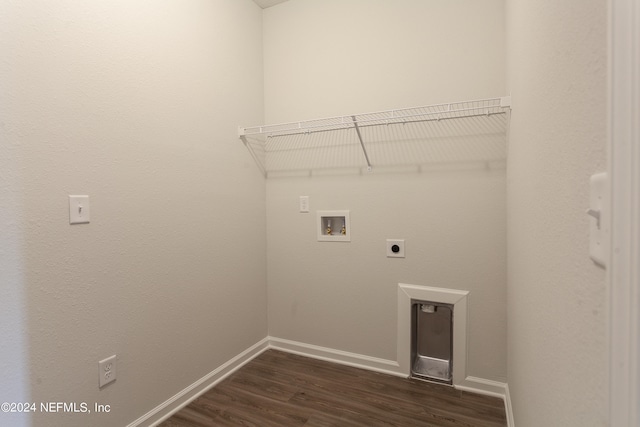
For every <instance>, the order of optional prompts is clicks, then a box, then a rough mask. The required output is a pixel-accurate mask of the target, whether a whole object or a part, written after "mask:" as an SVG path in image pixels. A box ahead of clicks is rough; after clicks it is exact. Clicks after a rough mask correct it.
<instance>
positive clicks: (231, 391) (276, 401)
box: [160, 350, 507, 427]
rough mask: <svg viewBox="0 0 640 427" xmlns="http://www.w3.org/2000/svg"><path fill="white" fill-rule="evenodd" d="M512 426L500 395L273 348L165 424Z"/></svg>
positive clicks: (169, 426) (186, 426)
mask: <svg viewBox="0 0 640 427" xmlns="http://www.w3.org/2000/svg"><path fill="white" fill-rule="evenodd" d="M506 425H507V422H506V416H505V411H504V404H503V401H502V400H501V399H498V398H494V397H488V396H482V395H479V394H474V393H468V392H463V391H458V390H455V389H454V388H452V387H448V386H443V385H439V384H432V383H428V382H425V381H419V380H413V379H406V378H400V377H395V376H391V375H385V374H380V373H377V372H372V371H367V370H363V369H358V368H352V367H348V366H343V365H339V364H335V363H329V362H324V361H320V360H316V359H310V358H307V357H302V356H297V355H294V354H289V353H284V352H280V351H275V350H267V351H265V352H264V353H262V354H261V355H259V356H258V357H256V358H255V359H253V360H252V361H251V362H249V363H247V364H246V365H245V366H243V367H242V368H241V369H239V370H238V371H236V372H235V373H234V374H232V375H231V376H229V378H227V379H226V380H224V381H223V382H221V383H220V384H218V385H217V386H216V387H214V388H213V389H211V390H209V391H208V392H207V393H205V394H203V395H202V396H200V397H199V398H197V399H196V400H194V401H193V402H192V403H191V404H189V405H188V406H187V407H185V408H184V409H182V410H181V411H180V412H178V413H177V414H175V415H174V416H173V417H171V418H170V419H168V420H167V421H165V422H163V423H162V424H160V427H178V426H179V427H202V426H261V427H262V426H307V427H326V426H362V427H372V426H429V427H435V426H439V427H463V426H464V427H495V426H506Z"/></svg>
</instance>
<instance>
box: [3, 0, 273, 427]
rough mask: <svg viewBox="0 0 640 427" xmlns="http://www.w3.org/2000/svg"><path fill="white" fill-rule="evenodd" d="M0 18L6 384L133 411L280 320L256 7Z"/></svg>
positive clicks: (175, 3)
mask: <svg viewBox="0 0 640 427" xmlns="http://www.w3.org/2000/svg"><path fill="white" fill-rule="evenodd" d="M0 20H1V22H0V28H1V30H0V32H1V33H2V37H0V52H1V53H2V55H1V56H2V58H3V59H2V61H0V82H1V83H0V84H1V86H0V90H1V92H0V93H1V96H2V102H1V103H0V117H2V122H1V126H0V141H1V143H0V178H1V182H0V200H1V202H0V233H1V236H2V238H1V241H2V245H1V249H0V255H1V257H0V272H1V273H0V279H1V283H0V288H1V289H2V298H0V313H1V314H0V318H1V320H2V322H1V324H0V325H1V326H0V328H1V329H0V331H2V333H3V339H2V344H3V347H5V349H6V348H8V349H9V350H8V351H5V350H3V351H2V352H0V353H1V356H0V372H2V381H1V382H0V401H2V402H4V401H17V400H28V401H36V402H39V401H43V402H48V401H54V402H56V401H65V402H82V401H84V402H89V403H91V404H93V402H98V403H103V404H109V405H111V408H112V410H111V413H110V414H108V415H96V414H91V415H77V414H76V415H74V414H67V415H65V414H48V415H47V414H38V415H36V416H35V417H34V419H33V420H32V422H33V424H32V425H64V426H86V425H92V426H115V425H120V426H121V425H126V424H127V423H129V422H131V421H133V420H134V419H136V418H138V417H139V416H141V415H142V414H144V413H145V412H147V411H148V410H150V409H152V408H153V407H155V406H156V405H158V404H159V403H161V402H163V401H164V400H166V399H167V398H169V397H170V396H172V395H174V394H175V393H177V392H178V391H180V390H181V389H182V388H184V387H185V386H187V385H189V384H191V383H193V382H194V381H195V380H196V379H199V378H201V377H202V376H203V375H205V374H207V373H209V372H210V371H212V370H213V369H215V368H217V367H218V366H220V365H221V364H222V363H224V362H226V361H227V360H229V359H230V358H231V357H233V356H235V355H237V354H238V353H240V352H241V351H243V350H244V349H246V348H247V347H249V346H250V345H252V344H254V343H256V342H257V341H258V340H260V339H261V338H263V337H264V336H265V335H266V333H267V329H266V305H265V299H266V279H265V276H266V270H265V267H266V257H265V247H266V244H265V188H264V181H263V178H262V177H261V176H260V174H259V173H258V171H257V170H256V168H255V165H254V164H253V161H252V160H251V158H250V156H249V155H248V153H247V152H246V150H245V148H244V147H243V146H242V144H241V143H239V142H238V140H237V135H236V127H237V125H238V124H240V123H246V122H261V121H262V118H263V117H262V91H263V87H262V47H261V10H260V9H259V8H258V7H257V6H256V5H255V4H254V3H253V2H252V1H250V0H243V1H239V0H220V1H209V0H201V1H200V0H195V1H189V2H184V1H179V0H160V1H153V2H149V1H142V0H140V1H138V0H136V1H130V0H126V1H109V2H99V1H83V2H77V1H57V2H49V1H33V2H21V1H5V2H2V5H1V6H0ZM69 194H88V195H89V196H90V197H91V215H92V218H91V223H90V224H86V225H75V226H70V225H69V223H68V221H69V218H68V201H67V196H68V195H69ZM112 354H117V355H118V379H117V381H116V382H115V383H113V384H111V385H109V386H107V387H106V388H104V389H102V390H99V389H98V378H97V377H98V375H97V370H98V369H97V362H98V360H100V359H102V358H105V357H108V356H110V355H112ZM7 417H8V416H7V415H4V414H0V424H2V425H8V424H11V425H20V423H22V424H24V425H26V424H27V423H28V422H29V421H28V419H27V416H24V417H23V418H22V419H21V420H19V419H14V418H11V419H9V418H7Z"/></svg>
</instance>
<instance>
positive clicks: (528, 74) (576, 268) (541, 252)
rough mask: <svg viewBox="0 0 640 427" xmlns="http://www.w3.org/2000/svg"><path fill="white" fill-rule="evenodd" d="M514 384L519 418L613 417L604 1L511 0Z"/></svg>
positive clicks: (593, 422)
mask: <svg viewBox="0 0 640 427" xmlns="http://www.w3.org/2000/svg"><path fill="white" fill-rule="evenodd" d="M507 4H508V7H507V11H508V12H507V23H508V26H507V29H508V31H507V40H508V49H507V58H508V76H509V85H508V90H509V91H511V93H512V96H513V99H512V100H513V104H512V107H513V115H512V121H511V130H510V131H511V134H510V140H509V158H508V194H507V199H508V236H509V237H508V259H509V264H508V283H509V287H508V304H507V306H508V320H509V328H508V343H509V350H508V355H509V357H508V360H509V370H508V378H509V388H510V393H511V399H512V402H513V406H514V413H515V422H516V425H517V426H518V427H527V426H532V427H533V426H542V425H544V426H606V425H608V422H607V396H608V394H607V340H606V328H605V325H606V318H607V316H606V292H605V287H604V277H605V273H604V271H603V270H601V269H600V268H598V267H596V266H595V265H594V264H593V263H592V262H591V260H590V259H589V256H588V250H589V244H588V230H589V228H588V218H587V216H586V215H585V210H586V209H587V207H588V202H589V187H588V183H589V176H590V175H591V174H593V173H595V172H599V171H603V170H605V147H606V145H605V140H606V90H607V84H606V71H607V52H606V40H607V35H606V22H607V21H606V17H607V5H606V2H602V1H579V0H574V1H561V2H558V1H537V2H530V1H526V0H511V1H509V2H508V3H507Z"/></svg>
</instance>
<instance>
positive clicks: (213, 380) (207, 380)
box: [127, 338, 269, 427]
mask: <svg viewBox="0 0 640 427" xmlns="http://www.w3.org/2000/svg"><path fill="white" fill-rule="evenodd" d="M268 348H269V339H268V338H264V339H262V340H260V341H259V342H258V343H256V344H254V345H252V346H251V347H249V348H248V349H246V350H245V351H243V352H242V353H240V354H239V355H237V356H236V357H234V358H232V359H231V360H229V361H227V362H226V363H224V364H223V365H221V366H220V367H218V368H216V369H214V370H213V371H211V372H209V373H208V374H207V375H205V376H204V377H202V378H200V379H199V380H197V381H196V382H194V383H193V384H191V385H190V386H188V387H186V388H185V389H183V390H182V391H180V392H178V393H177V394H175V395H174V396H172V397H171V398H169V399H168V400H166V401H165V402H163V403H161V404H160V405H158V406H156V407H155V408H153V409H152V410H151V411H149V412H147V413H146V414H144V415H143V416H141V417H140V418H138V419H137V420H135V421H134V422H132V423H130V424H129V425H128V426H127V427H141V426H156V425H158V424H160V423H161V422H163V421H165V420H166V419H168V418H169V417H171V416H172V415H173V414H175V413H176V412H178V411H179V410H180V409H182V408H184V407H185V406H187V405H188V404H189V403H190V402H191V401H192V400H194V399H195V398H197V397H198V396H200V395H201V394H203V393H205V392H206V391H207V390H209V389H210V388H212V387H214V386H215V385H216V384H218V383H219V382H220V381H222V380H224V379H225V378H226V377H228V376H229V375H231V374H232V373H233V372H235V371H236V370H238V369H239V368H241V367H242V366H243V365H245V364H246V363H247V362H249V361H251V359H253V358H254V357H256V356H258V355H259V354H261V353H262V352H263V351H265V350H267V349H268Z"/></svg>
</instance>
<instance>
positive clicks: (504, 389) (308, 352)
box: [127, 337, 514, 427]
mask: <svg viewBox="0 0 640 427" xmlns="http://www.w3.org/2000/svg"><path fill="white" fill-rule="evenodd" d="M267 349H274V350H280V351H285V352H288V353H294V354H298V355H301V356H306V357H311V358H314V359H320V360H325V361H327V362H333V363H339V364H341V365H347V366H353V367H355V368H361V369H367V370H370V371H376V372H380V373H383V374H388V375H394V376H398V377H407V375H406V374H405V373H403V372H402V371H401V368H400V365H399V364H398V362H396V361H394V360H387V359H380V358H377V357H371V356H365V355H363V354H358V353H350V352H347V351H342V350H335V349H332V348H327V347H321V346H317V345H312V344H306V343H301V342H297V341H291V340H286V339H282V338H275V337H266V338H264V339H262V340H260V341H259V342H258V343H256V344H254V345H253V346H251V347H249V348H248V349H247V350H245V351H243V352H242V353H240V354H239V355H237V356H236V357H234V358H233V359H231V360H229V361H228V362H226V363H224V364H223V365H222V366H220V367H219V368H217V369H214V370H213V371H211V372H210V373H208V374H207V375H205V376H204V377H202V378H200V379H199V380H197V381H196V382H194V383H193V384H191V385H190V386H188V387H186V388H185V389H183V390H182V391H180V392H178V393H177V394H175V395H174V396H172V397H171V398H170V399H168V400H166V401H165V402H163V403H161V404H160V405H158V406H157V407H155V408H153V409H152V410H151V411H149V412H147V413H146V414H144V415H143V416H141V417H140V418H138V419H137V420H135V421H134V422H132V423H130V424H129V425H128V426H127V427H142V426H156V425H158V424H160V423H161V422H163V421H165V420H166V419H168V418H169V417H171V415H173V414H175V413H176V412H178V411H179V410H180V409H182V408H184V407H185V406H187V405H188V404H189V403H190V402H191V401H192V400H194V399H195V398H197V397H198V396H200V395H201V394H203V393H205V392H206V391H207V390H209V389H210V388H212V387H214V386H215V385H216V384H218V383H219V382H220V381H222V380H224V379H225V378H226V377H228V376H229V375H231V374H232V373H233V372H235V371H236V370H238V369H240V368H241V367H242V366H244V365H245V364H246V363H248V362H249V361H251V360H252V359H253V358H255V357H257V356H258V355H260V354H261V353H262V352H264V351H265V350H267ZM454 387H455V388H456V389H459V390H464V391H469V392H472V393H479V394H484V395H488V396H494V397H499V398H501V399H503V400H504V402H505V411H506V414H507V422H508V424H507V425H508V427H514V424H513V412H512V407H511V399H510V397H509V387H508V385H507V384H505V383H501V382H498V381H491V380H485V379H483V378H477V377H466V378H465V380H464V381H463V382H462V383H461V384H456V385H454Z"/></svg>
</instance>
